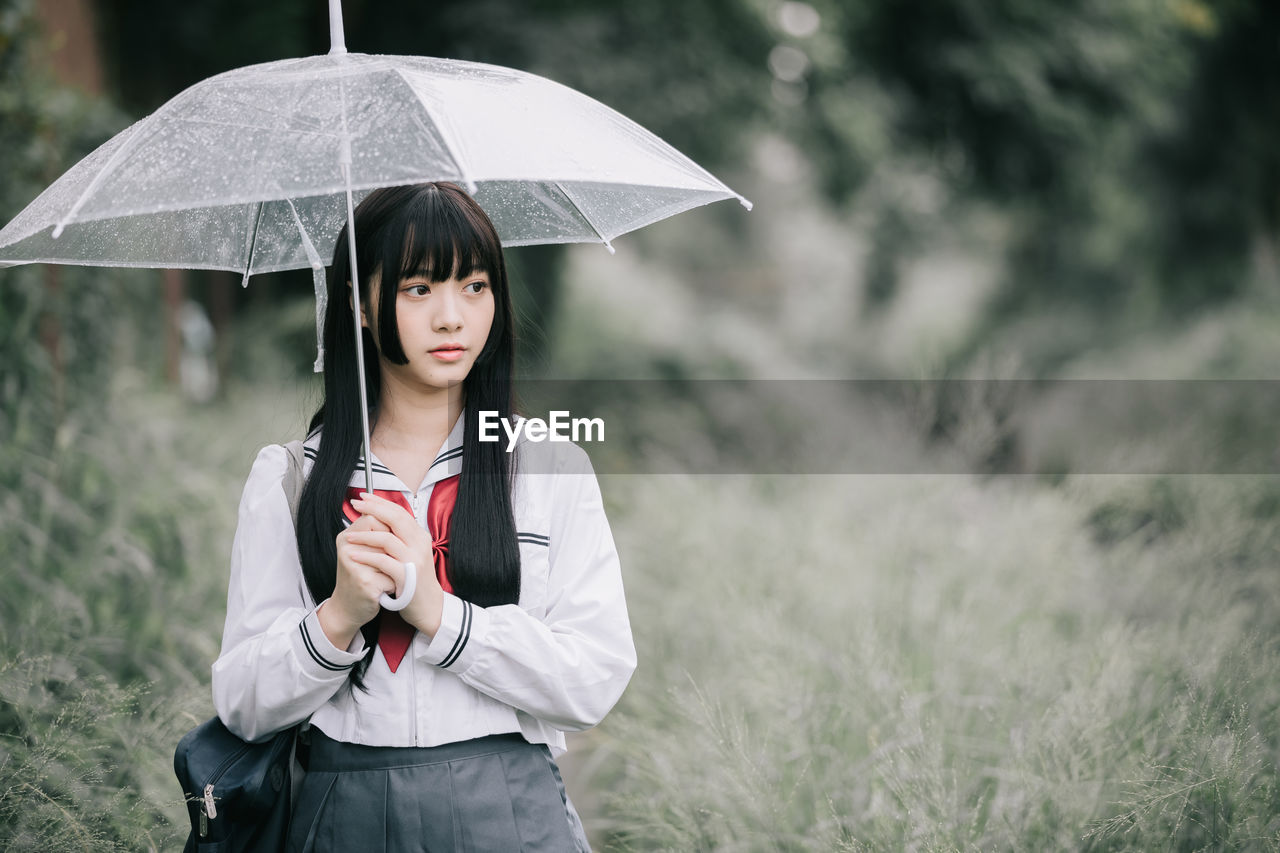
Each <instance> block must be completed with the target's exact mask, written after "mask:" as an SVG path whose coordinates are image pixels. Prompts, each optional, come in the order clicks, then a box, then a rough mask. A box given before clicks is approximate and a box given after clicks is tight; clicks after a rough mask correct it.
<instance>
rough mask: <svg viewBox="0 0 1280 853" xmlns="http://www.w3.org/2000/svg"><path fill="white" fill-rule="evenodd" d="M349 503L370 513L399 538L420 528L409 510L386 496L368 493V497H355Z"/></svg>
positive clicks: (361, 510)
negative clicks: (381, 496)
mask: <svg viewBox="0 0 1280 853" xmlns="http://www.w3.org/2000/svg"><path fill="white" fill-rule="evenodd" d="M351 505H352V506H353V507H355V508H356V509H357V510H359V511H360V512H361V513H363V514H365V515H372V516H373V517H374V518H376V519H377V520H378V521H381V522H382V523H383V524H385V525H387V526H388V527H390V528H391V532H392V533H394V534H396V535H397V536H399V537H400V538H401V539H408V538H409V537H410V536H411V535H413V531H415V530H421V529H422V528H420V527H418V522H417V520H416V519H415V518H414V517H413V516H412V515H410V514H409V511H408V510H406V509H405V508H404V507H402V506H400V505H399V504H395V503H392V502H391V501H389V500H387V499H386V498H380V497H378V496H377V495H370V496H369V497H368V498H365V499H360V498H355V499H353V500H352V501H351Z"/></svg>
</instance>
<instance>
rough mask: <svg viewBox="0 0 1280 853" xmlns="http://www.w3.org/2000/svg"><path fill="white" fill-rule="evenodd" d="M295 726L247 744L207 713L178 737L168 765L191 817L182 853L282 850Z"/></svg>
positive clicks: (288, 810)
mask: <svg viewBox="0 0 1280 853" xmlns="http://www.w3.org/2000/svg"><path fill="white" fill-rule="evenodd" d="M299 728H300V726H293V727H291V728H288V729H285V730H284V731H282V732H279V733H277V734H276V735H275V736H274V737H273V738H271V739H270V740H267V741H264V742H262V743H248V742H246V741H243V740H241V739H240V738H238V737H236V736H235V735H234V734H232V733H231V732H230V731H228V730H227V727H226V726H224V725H223V724H222V720H220V719H218V718H217V717H211V718H210V719H208V720H206V721H205V722H203V723H201V724H200V725H199V726H197V727H196V728H194V729H192V730H191V731H189V732H187V733H186V734H185V735H184V736H183V738H182V740H180V741H178V749H177V751H176V752H175V753H174V756H173V769H174V772H175V773H177V774H178V779H179V780H180V781H181V782H182V787H183V789H184V791H185V793H186V796H187V815H188V816H189V817H190V818H191V835H190V837H188V838H187V844H186V847H184V848H183V850H184V851H185V853H232V851H234V853H249V851H253V853H279V851H280V850H282V849H284V841H285V837H286V836H287V835H288V832H289V816H290V814H291V813H292V810H293V809H292V803H291V800H292V796H291V791H290V787H291V785H292V778H293V754H294V744H295V740H296V738H297V736H298V729H299Z"/></svg>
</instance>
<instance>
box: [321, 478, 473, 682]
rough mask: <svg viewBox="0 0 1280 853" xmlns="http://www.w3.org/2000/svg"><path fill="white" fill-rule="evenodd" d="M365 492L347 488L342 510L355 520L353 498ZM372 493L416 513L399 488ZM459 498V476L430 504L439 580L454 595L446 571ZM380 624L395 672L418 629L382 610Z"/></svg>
mask: <svg viewBox="0 0 1280 853" xmlns="http://www.w3.org/2000/svg"><path fill="white" fill-rule="evenodd" d="M363 491H364V489H360V488H355V487H352V488H349V489H347V501H346V502H344V503H343V505H342V511H343V513H344V514H345V515H346V516H347V518H349V519H350V520H352V521H355V520H356V519H357V518H359V517H360V513H358V512H356V511H355V509H354V508H353V507H352V506H351V503H350V501H351V498H358V497H360V493H361V492H363ZM373 493H374V494H375V495H377V496H378V497H381V498H386V499H387V500H389V501H392V502H394V503H397V504H399V505H400V506H402V507H404V508H405V509H407V510H409V512H410V513H412V512H413V509H412V507H410V506H409V501H408V500H407V499H406V498H405V496H404V493H403V492H401V491H399V490H398V489H374V490H373ZM457 498H458V475H457V474H454V475H453V476H452V477H448V478H447V479H444V480H441V481H439V482H438V483H436V484H435V486H434V487H433V488H432V489H431V500H429V501H428V502H427V530H428V531H429V532H430V533H431V557H432V560H433V561H434V562H435V569H436V579H437V580H439V581H440V586H441V588H443V589H444V591H445V592H453V584H451V583H449V576H448V572H447V565H448V558H449V522H450V521H451V520H452V519H453V505H454V502H455V501H456V500H457ZM378 617H379V619H381V622H380V623H379V627H378V648H380V649H382V656H383V657H384V658H386V660H387V666H389V667H390V668H391V671H392V672H395V671H396V670H397V669H398V668H399V667H400V661H401V660H403V659H404V655H405V652H407V651H408V650H409V644H410V643H411V642H413V635H414V633H415V632H416V630H417V629H415V628H414V627H413V626H412V625H410V624H409V623H408V622H406V621H404V618H403V617H402V616H401V615H400V614H399V613H397V612H393V611H390V610H383V611H381V612H380V613H379V614H378Z"/></svg>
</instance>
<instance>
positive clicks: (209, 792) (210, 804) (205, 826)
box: [200, 743, 250, 838]
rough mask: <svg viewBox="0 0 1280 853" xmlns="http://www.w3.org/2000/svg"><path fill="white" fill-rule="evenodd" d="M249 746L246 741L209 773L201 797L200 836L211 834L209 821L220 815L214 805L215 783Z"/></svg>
mask: <svg viewBox="0 0 1280 853" xmlns="http://www.w3.org/2000/svg"><path fill="white" fill-rule="evenodd" d="M249 746H250V744H247V743H246V744H245V745H244V746H242V747H240V748H239V749H237V750H236V751H235V752H233V753H231V754H230V755H228V756H227V757H226V758H224V759H223V760H222V763H221V764H219V765H218V767H217V769H215V770H214V771H213V773H211V774H210V775H209V781H208V782H207V783H205V786H204V795H203V796H202V797H201V798H200V799H201V801H202V802H201V809H200V837H201V838H204V837H205V836H207V835H208V834H209V821H211V820H213V819H214V818H216V817H217V816H218V807H217V806H216V805H214V796H213V786H214V783H216V782H217V781H218V780H219V779H221V778H222V774H224V773H226V772H227V768H229V767H230V766H231V765H232V764H233V763H235V761H236V760H237V759H239V758H240V756H242V755H244V754H245V753H246V752H248V751H249Z"/></svg>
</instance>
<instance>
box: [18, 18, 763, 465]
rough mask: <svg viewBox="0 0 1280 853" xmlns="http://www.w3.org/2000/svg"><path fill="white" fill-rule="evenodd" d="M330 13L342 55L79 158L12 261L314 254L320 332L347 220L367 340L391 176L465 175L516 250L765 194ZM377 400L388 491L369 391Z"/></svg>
mask: <svg viewBox="0 0 1280 853" xmlns="http://www.w3.org/2000/svg"><path fill="white" fill-rule="evenodd" d="M329 11H330V33H331V36H332V48H331V50H330V51H329V54H328V55H325V56H313V57H308V58H305V59H291V60H284V61H280V62H268V63H264V64H261V65H251V66H248V67H245V68H239V69H236V70H233V71H228V72H226V73H224V74H219V75H217V76H215V77H210V78H209V79H207V80H204V81H202V82H200V83H197V84H196V85H194V86H192V87H191V88H189V89H187V90H186V91H184V92H182V93H180V94H179V95H177V96H176V97H174V98H173V99H172V100H170V101H169V102H168V103H166V104H165V105H164V106H162V107H161V108H160V109H158V110H156V111H155V112H154V113H152V114H151V115H149V116H147V117H146V118H144V119H142V120H141V121H139V122H137V123H136V124H134V125H132V126H131V127H129V128H127V129H125V130H123V131H121V132H120V133H119V134H117V135H116V136H114V137H112V138H111V139H109V140H107V142H105V143H104V144H103V145H102V146H101V147H99V148H98V149H97V150H96V151H94V152H93V153H92V154H90V155H89V156H88V157H86V158H85V159H84V160H82V161H80V162H79V163H77V164H76V165H75V166H73V167H72V168H71V169H70V170H69V171H68V172H67V173H66V174H65V175H63V176H62V177H61V178H59V179H58V180H57V181H55V182H54V183H53V184H52V185H51V186H50V187H49V188H48V189H46V190H45V191H44V192H43V193H41V194H40V196H38V197H37V198H36V199H35V201H33V202H31V204H29V205H28V206H27V207H26V208H25V209H24V210H23V211H22V212H21V213H19V214H18V215H17V216H16V217H15V218H14V219H13V221H11V222H10V223H9V224H8V225H6V226H5V227H4V228H3V229H2V230H0V267H5V266H13V265H15V264H25V263H59V264H85V265H92V266H127V267H164V268H188V269H218V270H230V271H234V272H239V273H241V275H242V276H243V281H244V282H246V283H247V282H248V279H249V276H251V275H253V274H254V273H262V272H275V271H279V270H288V269H298V268H305V267H310V268H311V269H312V270H313V278H314V282H315V289H316V337H317V342H319V340H320V338H321V335H320V331H321V329H320V324H321V320H322V317H323V314H324V301H325V293H326V291H325V283H324V274H323V270H324V267H325V266H327V265H328V264H329V263H331V262H332V256H333V247H334V245H335V243H336V242H337V236H338V232H339V230H340V229H341V227H342V225H343V222H344V220H345V221H346V222H347V223H348V225H349V227H350V231H351V233H352V238H351V240H350V242H349V243H348V246H349V247H350V248H351V250H352V251H351V271H352V283H353V287H354V288H355V294H354V295H355V297H356V306H357V310H356V312H355V313H356V316H355V324H354V328H353V330H352V332H353V334H354V335H355V336H356V339H357V340H359V339H360V316H359V304H360V298H359V274H358V270H357V269H356V264H355V254H356V253H355V251H354V246H355V237H354V231H355V226H354V219H355V217H354V213H353V208H354V204H355V203H356V201H357V200H358V199H360V198H361V197H362V196H363V195H364V194H366V193H368V192H369V191H371V190H374V189H377V188H379V187H387V186H397V185H401V184H413V183H421V182H425V181H454V182H457V183H460V184H462V185H463V186H465V187H466V188H467V189H468V191H469V192H470V193H471V194H472V195H473V196H474V197H475V199H476V201H477V202H478V203H479V204H480V205H481V207H482V208H484V210H485V212H486V213H488V215H489V217H490V218H491V219H492V220H493V222H494V225H495V226H496V227H497V230H498V234H499V236H500V237H501V239H502V241H503V243H504V244H505V245H508V246H519V245H527V244H533V243H570V242H601V243H604V244H605V245H606V246H608V247H609V249H610V251H612V250H613V247H612V246H611V245H610V240H612V239H613V238H614V237H617V236H618V235H620V234H625V233H626V232H628V231H631V230H633V229H636V228H639V227H641V226H644V225H648V224H650V223H652V222H656V221H658V220H660V219H663V218H665V217H668V216H671V215H673V214H676V213H680V212H681V211H684V210H688V209H689V208H692V207H696V206H698V205H702V204H706V203H708V202H712V201H718V200H721V199H728V198H737V199H738V200H739V201H741V202H742V203H743V204H744V205H745V206H746V207H748V208H750V206H751V205H750V203H749V202H747V200H746V199H744V198H742V196H740V195H738V194H737V193H735V192H734V191H733V190H731V189H729V188H728V187H726V186H725V185H724V184H722V183H720V181H718V180H716V179H715V178H714V177H712V176H711V175H710V174H709V173H708V172H706V171H705V170H704V169H702V168H701V167H699V166H698V165H697V164H696V163H694V162H693V161H691V160H689V159H688V158H687V157H685V156H684V155H682V154H680V153H679V152H678V151H676V150H675V149H674V148H672V147H671V146H669V145H667V144H666V143H665V142H663V141H662V140H661V139H659V138H658V137H656V136H654V135H653V134H652V133H649V132H648V131H646V130H645V129H644V128H642V127H640V126H639V125H637V124H636V123H635V122H632V121H631V120H629V119H627V118H625V117H624V116H622V115H620V114H619V113H617V112H615V111H613V110H611V109H609V108H608V107H606V106H604V105H603V104H601V103H599V102H597V101H595V100H592V99H591V98H588V97H587V96H585V95H582V94H581V93H579V92H576V91H574V90H572V89H569V88H567V87H565V86H561V85H559V84H557V83H553V82H551V81H550V80H546V79H544V78H541V77H538V76H535V75H533V74H526V73H524V72H521V71H515V70H513V69H510V68H503V67H500V66H495V65H485V64H481V63H474V62H462V61H456V60H446V59H432V58H427V57H414V56H368V55H364V54H352V53H348V52H347V50H346V46H345V44H344V42H343V34H342V10H341V5H340V3H339V0H330V3H329ZM317 348H318V349H319V347H317ZM356 355H357V359H358V360H359V361H360V363H359V365H358V369H357V376H358V379H359V385H360V388H359V393H360V398H361V401H362V402H363V401H364V400H366V398H367V389H366V388H365V385H364V379H365V371H364V363H363V359H364V352H363V349H362V348H361V347H359V346H357V347H356ZM322 363H323V351H322V350H319V351H318V355H317V358H316V369H317V370H319V369H320V367H321V365H322ZM361 412H362V414H363V415H364V416H365V417H364V422H363V423H362V425H361V426H362V431H363V434H364V436H363V437H364V458H365V479H366V483H367V484H369V488H370V489H371V488H372V486H371V484H372V479H373V474H372V469H371V459H372V453H371V452H370V441H369V423H368V419H367V414H368V406H367V404H365V405H362V406H361Z"/></svg>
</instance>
